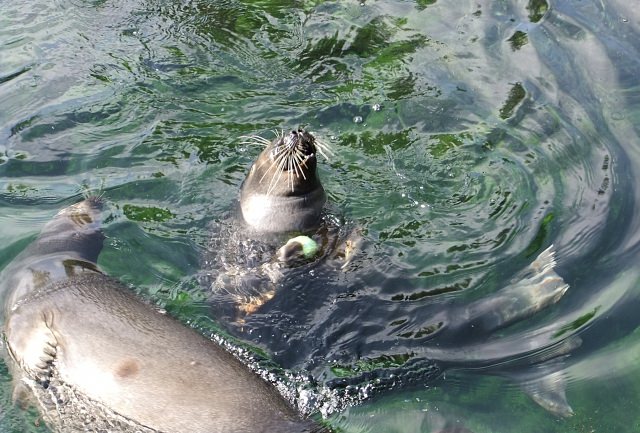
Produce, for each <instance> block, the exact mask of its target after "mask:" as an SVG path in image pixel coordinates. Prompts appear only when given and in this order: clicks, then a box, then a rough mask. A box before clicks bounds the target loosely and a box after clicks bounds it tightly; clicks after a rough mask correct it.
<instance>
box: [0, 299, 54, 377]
mask: <svg viewBox="0 0 640 433" xmlns="http://www.w3.org/2000/svg"><path fill="white" fill-rule="evenodd" d="M18 310H20V308H18ZM52 325H53V313H52V312H41V313H40V314H38V313H34V312H32V311H30V312H27V313H26V314H25V313H22V314H21V312H20V311H16V312H15V313H14V314H13V315H12V316H11V317H10V318H9V320H8V321H7V323H6V325H5V339H6V344H7V349H8V353H9V355H10V356H11V358H12V359H13V360H14V361H15V362H16V363H17V364H18V365H19V366H20V367H21V369H22V370H23V371H24V372H25V373H26V374H27V377H28V378H29V379H32V380H34V381H36V382H37V383H38V384H40V385H41V386H43V387H45V388H46V387H47V386H48V383H49V380H50V376H51V374H52V369H53V364H54V362H55V360H56V356H57V347H58V341H57V338H56V336H55V334H54V332H53V330H52Z"/></svg>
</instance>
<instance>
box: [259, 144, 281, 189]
mask: <svg viewBox="0 0 640 433" xmlns="http://www.w3.org/2000/svg"><path fill="white" fill-rule="evenodd" d="M286 162H287V155H286V153H284V152H282V153H280V154H278V155H277V157H276V159H275V160H273V163H272V164H271V166H270V167H269V169H268V170H267V173H269V172H270V171H271V170H272V169H274V168H275V169H276V170H277V171H278V176H277V177H272V178H271V182H269V188H268V189H267V195H269V194H270V193H271V191H273V189H274V188H275V186H276V185H277V184H278V182H280V178H281V177H282V172H283V170H282V169H283V168H284V166H285V164H286ZM267 173H265V174H264V175H263V176H262V179H264V177H265V176H266V175H267ZM262 179H260V181H261V182H262Z"/></svg>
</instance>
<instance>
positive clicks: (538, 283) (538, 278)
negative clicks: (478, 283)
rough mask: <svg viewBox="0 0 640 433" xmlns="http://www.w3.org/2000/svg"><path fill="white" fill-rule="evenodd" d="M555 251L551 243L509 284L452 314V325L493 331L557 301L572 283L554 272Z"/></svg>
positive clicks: (481, 330)
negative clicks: (566, 281) (569, 283)
mask: <svg viewBox="0 0 640 433" xmlns="http://www.w3.org/2000/svg"><path fill="white" fill-rule="evenodd" d="M554 255H555V252H554V250H553V245H552V246H550V247H549V248H547V249H546V250H544V251H543V252H542V253H540V255H539V256H538V257H537V258H536V260H534V261H533V263H531V264H530V265H529V266H527V268H525V269H524V270H523V271H522V272H520V273H519V274H518V276H517V277H516V278H514V279H513V280H512V282H511V284H510V285H508V286H507V287H505V288H504V289H502V290H499V291H498V292H496V293H495V294H493V295H491V296H489V297H488V298H484V299H480V300H478V301H476V302H473V303H471V304H469V305H466V306H464V307H462V308H460V310H459V311H456V314H452V315H451V318H452V323H451V324H450V326H451V325H452V326H453V327H456V328H459V327H465V328H467V327H469V326H471V327H473V328H475V330H476V331H480V332H491V331H494V330H496V329H498V328H502V327H504V326H506V325H509V324H511V323H513V322H516V321H518V320H521V319H524V318H526V317H529V316H531V315H532V314H534V313H535V312H537V311H539V310H541V309H543V308H544V307H546V306H548V305H550V304H554V303H556V302H558V300H559V299H560V298H561V297H562V295H564V293H565V292H566V291H567V289H568V288H569V285H568V284H567V283H565V282H564V280H563V279H562V277H560V276H559V275H558V274H557V273H556V272H555V270H554V267H555V265H556V261H555V257H554Z"/></svg>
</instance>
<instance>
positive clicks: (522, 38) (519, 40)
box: [508, 30, 529, 51]
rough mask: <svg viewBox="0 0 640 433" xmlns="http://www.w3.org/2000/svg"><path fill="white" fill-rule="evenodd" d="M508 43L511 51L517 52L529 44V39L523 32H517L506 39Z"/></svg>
mask: <svg viewBox="0 0 640 433" xmlns="http://www.w3.org/2000/svg"><path fill="white" fill-rule="evenodd" d="M508 41H509V42H511V49H512V50H513V51H517V50H519V49H520V48H522V47H523V46H524V45H526V44H528V43H529V37H528V36H527V34H526V33H525V32H523V31H520V30H518V31H516V32H515V33H514V34H513V36H511V37H510V38H509V39H508Z"/></svg>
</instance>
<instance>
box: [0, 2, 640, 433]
mask: <svg viewBox="0 0 640 433" xmlns="http://www.w3.org/2000/svg"><path fill="white" fill-rule="evenodd" d="M635 6H636V5H635V4H634V3H633V2H623V1H618V0H614V1H608V2H599V1H595V0H580V1H578V0H575V1H571V0H569V1H562V2H561V1H552V2H549V3H546V2H544V1H537V0H526V1H525V0H522V1H516V0H509V1H501V2H495V1H494V2H491V1H473V2H466V1H459V2H445V1H400V0H397V1H386V0H385V1H366V2H363V3H360V2H357V1H333V2H332V1H323V2H320V1H296V2H290V1H287V2H285V1H206V0H193V1H188V0H185V1H176V2H162V1H135V0H114V1H109V0H103V1H81V0H55V1H52V2H43V1H41V0H27V1H24V2H8V1H6V0H0V267H2V268H3V267H5V266H6V265H7V264H8V263H9V262H10V261H11V260H12V259H13V258H14V257H15V256H16V255H17V254H18V253H19V252H20V251H21V250H22V249H24V247H25V246H26V245H27V244H28V243H29V242H30V241H31V240H33V238H34V237H35V236H36V234H37V233H38V232H39V230H40V229H41V228H42V226H43V225H44V224H45V223H46V222H47V221H48V220H49V219H50V218H51V217H52V216H53V215H54V214H55V213H56V212H57V211H58V210H59V209H61V208H63V207H65V206H67V205H69V204H71V203H74V202H76V201H78V200H80V199H81V198H82V197H83V195H84V194H87V193H88V192H96V191H97V192H100V193H101V194H102V195H103V197H104V198H105V200H106V202H107V204H108V211H107V214H108V215H107V218H106V221H105V233H106V235H107V239H106V241H105V249H104V250H103V252H102V254H101V256H100V259H99V262H100V266H101V267H102V268H103V269H104V270H105V271H106V272H107V273H109V274H110V275H112V276H114V277H116V278H118V279H120V280H122V281H124V282H125V283H127V284H129V285H130V286H131V287H132V290H136V291H137V292H138V293H139V294H140V296H142V297H144V298H146V299H149V300H151V301H153V302H156V303H158V304H160V305H161V306H163V307H164V308H165V309H166V310H167V311H168V312H169V313H170V314H173V315H175V316H177V317H179V318H180V319H181V320H183V321H185V323H189V324H191V325H193V326H197V327H198V328H199V329H201V330H202V331H203V332H207V333H209V332H213V333H214V334H219V335H223V336H224V337H225V338H226V339H227V340H228V341H231V342H232V344H233V345H234V346H240V345H242V346H243V347H249V348H250V350H252V351H255V352H256V353H260V354H261V355H262V356H264V357H265V358H266V359H267V361H268V362H267V361H265V363H264V365H267V364H268V365H270V366H272V367H273V368H274V371H276V370H275V366H277V367H279V368H280V367H281V368H282V369H283V370H279V369H278V370H277V371H276V373H275V374H276V375H279V376H281V377H282V380H283V381H285V380H284V378H285V376H287V375H296V374H297V375H302V376H305V377H312V378H313V381H314V383H313V384H311V385H309V389H308V390H309V391H310V392H311V394H314V393H316V392H317V393H318V394H317V395H316V396H315V398H316V399H317V401H316V403H317V404H315V405H314V404H313V402H312V404H311V406H310V407H311V409H312V411H313V410H315V411H316V414H315V416H317V417H321V416H322V414H324V415H325V416H326V417H327V421H328V423H329V424H330V425H332V426H333V427H334V428H335V429H336V431H340V432H402V433H409V432H433V433H445V432H448V433H452V432H459V433H462V432H464V433H468V432H473V433H483V432H492V433H499V432H515V431H519V432H563V433H567V432H618V433H620V432H637V431H640V413H639V412H638V410H637V408H638V406H639V404H640V368H639V367H638V366H637V365H638V362H637V360H638V359H640V334H639V331H638V325H639V324H640V318H639V317H638V314H637V311H638V308H639V307H640V302H639V301H640V298H639V289H640V288H639V281H640V268H638V266H637V262H638V259H639V257H640V230H639V227H638V226H639V224H640V214H639V209H638V206H639V205H640V195H639V194H640V192H639V190H638V180H637V179H638V176H639V175H640V166H639V164H640V138H639V136H638V134H639V128H638V125H640V80H639V78H638V71H640V12H638V10H637V7H635ZM298 126H303V127H305V128H307V129H309V130H310V131H312V132H313V133H314V134H315V135H316V136H317V137H318V138H319V139H321V140H323V141H324V142H325V143H327V144H329V145H330V146H331V148H332V150H333V152H334V155H333V156H330V157H329V159H328V160H322V159H321V160H320V164H319V171H320V177H321V179H322V182H323V184H324V187H325V189H326V191H327V193H328V196H329V204H328V208H327V215H326V218H327V220H328V221H330V223H331V224H333V226H335V227H344V228H347V229H349V230H353V231H354V232H357V233H358V234H359V238H360V239H359V242H360V243H359V247H358V249H357V251H356V254H355V256H354V258H353V261H352V262H351V264H350V265H349V266H347V267H346V268H345V269H344V270H342V269H340V267H339V266H335V265H334V264H332V263H330V261H329V260H317V261H316V262H314V263H310V264H307V265H305V266H301V267H298V268H295V269H291V270H289V271H288V272H286V273H285V276H284V278H283V279H282V280H281V281H279V282H278V283H277V289H276V293H275V296H274V297H273V299H272V300H270V301H269V302H267V303H266V304H265V305H264V306H263V307H262V308H261V309H259V310H258V311H257V312H256V313H254V314H251V315H249V316H247V317H244V318H243V320H238V317H237V316H235V315H234V312H233V310H232V308H231V307H230V306H232V301H231V300H230V299H229V298H228V297H227V298H225V294H224V293H214V292H212V290H211V288H210V287H209V286H207V285H203V284H201V281H202V278H201V277H202V275H203V272H204V273H206V272H209V271H211V269H208V268H207V266H211V267H214V268H215V266H216V259H215V258H216V253H217V251H211V250H210V239H211V236H212V227H217V226H219V225H220V224H223V225H224V224H226V222H228V215H229V214H230V213H232V212H233V209H234V208H235V206H236V201H237V197H238V191H239V187H240V184H241V183H242V180H243V179H244V176H245V174H246V172H247V170H248V168H249V166H250V164H251V162H252V161H253V160H254V159H255V157H256V156H257V154H258V153H259V151H260V149H259V148H258V147H256V146H251V145H247V144H246V143H245V142H244V140H243V139H242V138H240V137H241V136H247V135H254V134H256V135H260V136H262V137H265V138H268V139H271V138H272V137H273V132H272V131H273V130H280V129H284V130H287V129H291V128H296V127H298ZM218 233H220V232H218ZM223 233H224V232H223ZM223 239H224V237H223ZM551 246H552V250H553V251H554V252H555V259H556V261H557V265H556V267H555V270H554V271H555V272H556V273H557V275H558V276H559V277H560V278H562V279H563V281H564V282H565V283H566V284H567V285H568V286H569V288H568V289H567V290H566V292H564V293H563V294H561V295H562V296H560V295H558V296H557V297H556V298H554V299H552V300H548V299H547V300H545V299H543V298H544V296H545V295H544V293H543V292H544V290H542V289H540V290H538V289H539V288H541V287H542V288H545V287H546V288H548V287H549V286H552V285H553V284H552V283H553V281H556V280H553V281H552V282H550V280H549V279H546V280H544V281H542V282H540V281H538V284H533V283H532V284H529V285H527V284H524V283H523V281H529V280H527V278H534V277H532V274H536V271H535V270H530V271H529V272H528V273H526V271H525V272H524V273H523V270H526V269H527V267H528V266H530V265H531V264H532V263H535V261H536V258H537V257H538V256H539V255H540V254H541V253H543V251H545V250H546V249H547V248H549V247H551ZM203 257H205V258H207V263H209V264H205V263H204V262H205V260H204V259H203ZM538 271H540V269H538ZM540 272H542V271H540ZM534 276H535V275H534ZM522 287H526V290H525V289H522ZM554 287H555V286H554ZM525 295H526V296H525ZM244 345H246V346H244ZM0 367H1V368H0V379H2V383H1V384H0V418H1V420H0V431H3V432H4V431H6V432H22V431H46V428H45V427H44V426H42V425H40V424H38V423H37V419H36V418H37V415H36V414H35V413H34V412H33V411H31V412H24V411H22V410H20V409H18V408H17V407H15V406H14V405H12V403H11V379H10V376H9V374H8V372H7V371H6V367H5V366H4V364H2V365H0ZM267 368H269V367H267ZM291 386H292V387H295V385H291ZM321 390H337V391H338V394H337V397H336V396H334V397H333V398H334V399H333V400H328V401H323V400H322V399H321V397H319V395H320V394H321ZM344 395H349V396H351V397H354V396H355V398H352V399H350V400H349V399H347V398H346V397H344ZM298 397H299V396H298ZM343 398H344V400H341V399H343ZM565 398H566V399H565ZM354 400H357V401H359V400H362V401H359V403H358V404H354V405H352V406H350V407H343V406H348V405H347V404H346V403H348V402H353V401H354ZM314 401H315V400H314ZM536 401H537V402H536ZM298 403H300V402H299V401H298ZM332 404H334V405H335V406H336V407H338V410H332V408H331V405H332ZM553 404H557V406H553ZM558 405H559V406H558ZM543 406H546V408H545V407H543ZM568 406H570V408H571V411H572V413H573V414H572V415H571V416H566V415H567V410H568V409H567V407H568ZM554 409H555V410H554ZM563 410H564V416H563V414H562V412H563Z"/></svg>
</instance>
